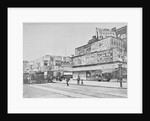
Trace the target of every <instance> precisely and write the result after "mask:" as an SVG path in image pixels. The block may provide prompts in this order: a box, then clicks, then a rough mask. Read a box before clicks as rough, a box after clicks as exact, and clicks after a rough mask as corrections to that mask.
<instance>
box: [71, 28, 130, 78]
mask: <svg viewBox="0 0 150 121" xmlns="http://www.w3.org/2000/svg"><path fill="white" fill-rule="evenodd" d="M124 28H126V27H124ZM119 30H122V29H119ZM119 30H118V31H117V30H115V31H114V30H108V29H98V28H96V31H98V32H97V38H96V39H94V40H93V41H91V40H89V42H88V44H86V45H83V46H81V47H78V48H76V49H75V56H74V57H72V61H73V66H72V68H73V69H72V70H73V79H76V78H77V76H78V75H79V76H80V77H81V78H82V79H85V80H94V78H95V77H96V76H97V75H100V74H105V73H106V74H107V73H113V72H115V70H116V69H117V68H118V64H120V63H121V64H123V68H125V70H126V68H127V41H125V40H124V39H122V38H119V37H117V34H118V33H119ZM117 32H118V33H117ZM94 38H95V37H94Z"/></svg>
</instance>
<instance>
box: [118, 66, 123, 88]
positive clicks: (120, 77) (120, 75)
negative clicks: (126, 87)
mask: <svg viewBox="0 0 150 121" xmlns="http://www.w3.org/2000/svg"><path fill="white" fill-rule="evenodd" d="M118 69H119V82H120V87H122V64H118Z"/></svg>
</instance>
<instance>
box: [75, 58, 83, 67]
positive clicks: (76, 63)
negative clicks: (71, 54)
mask: <svg viewBox="0 0 150 121" xmlns="http://www.w3.org/2000/svg"><path fill="white" fill-rule="evenodd" d="M73 65H74V66H78V65H82V58H81V57H76V58H73Z"/></svg>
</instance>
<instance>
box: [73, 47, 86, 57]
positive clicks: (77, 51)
mask: <svg viewBox="0 0 150 121" xmlns="http://www.w3.org/2000/svg"><path fill="white" fill-rule="evenodd" d="M84 54H86V50H85V48H84V46H82V47H80V48H76V49H75V55H76V56H78V55H84Z"/></svg>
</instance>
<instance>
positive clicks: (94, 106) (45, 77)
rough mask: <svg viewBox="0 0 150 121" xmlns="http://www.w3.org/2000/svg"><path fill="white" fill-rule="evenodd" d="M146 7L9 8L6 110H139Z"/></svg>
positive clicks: (105, 111)
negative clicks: (143, 14) (143, 16)
mask: <svg viewBox="0 0 150 121" xmlns="http://www.w3.org/2000/svg"><path fill="white" fill-rule="evenodd" d="M141 63H142V8H8V83H7V84H8V85H7V88H8V91H7V92H8V113H141V112H142V83H143V82H142V75H141V73H142V66H141Z"/></svg>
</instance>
